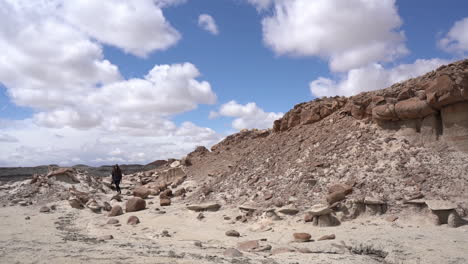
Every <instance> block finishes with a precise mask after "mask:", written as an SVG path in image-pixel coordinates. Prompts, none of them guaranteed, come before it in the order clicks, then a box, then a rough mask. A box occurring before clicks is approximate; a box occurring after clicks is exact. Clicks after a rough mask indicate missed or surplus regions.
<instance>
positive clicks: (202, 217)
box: [197, 213, 205, 220]
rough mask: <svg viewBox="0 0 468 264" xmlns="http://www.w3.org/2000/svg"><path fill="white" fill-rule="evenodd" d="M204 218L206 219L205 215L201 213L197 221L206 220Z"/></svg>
mask: <svg viewBox="0 0 468 264" xmlns="http://www.w3.org/2000/svg"><path fill="white" fill-rule="evenodd" d="M204 218H205V215H204V214H203V213H199V214H198V215H197V219H198V220H202V219H204Z"/></svg>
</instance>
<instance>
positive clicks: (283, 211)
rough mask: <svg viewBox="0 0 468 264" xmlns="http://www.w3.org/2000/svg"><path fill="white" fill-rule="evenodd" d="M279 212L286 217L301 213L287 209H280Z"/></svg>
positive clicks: (290, 208) (293, 209)
mask: <svg viewBox="0 0 468 264" xmlns="http://www.w3.org/2000/svg"><path fill="white" fill-rule="evenodd" d="M278 212H280V213H282V214H285V215H296V214H297V213H299V210H298V209H297V208H293V207H287V208H281V209H279V210H278Z"/></svg>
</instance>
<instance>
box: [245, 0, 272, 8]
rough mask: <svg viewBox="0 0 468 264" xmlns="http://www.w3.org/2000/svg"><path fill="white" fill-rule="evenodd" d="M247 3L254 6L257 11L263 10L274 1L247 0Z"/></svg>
mask: <svg viewBox="0 0 468 264" xmlns="http://www.w3.org/2000/svg"><path fill="white" fill-rule="evenodd" d="M247 2H249V3H250V4H252V5H254V6H255V7H256V8H257V9H258V10H265V9H267V8H268V7H270V6H271V5H272V4H273V2H274V0H247Z"/></svg>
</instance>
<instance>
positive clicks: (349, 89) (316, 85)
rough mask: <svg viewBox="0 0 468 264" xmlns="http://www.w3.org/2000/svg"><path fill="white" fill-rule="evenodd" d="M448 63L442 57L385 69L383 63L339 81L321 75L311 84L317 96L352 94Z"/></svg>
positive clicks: (390, 83) (357, 71)
mask: <svg viewBox="0 0 468 264" xmlns="http://www.w3.org/2000/svg"><path fill="white" fill-rule="evenodd" d="M446 63H448V61H446V60H442V59H430V60H423V59H420V60H416V61H415V62H414V63H412V64H401V65H398V66H396V67H394V68H390V69H385V68H384V67H383V66H382V65H381V64H377V63H376V64H371V65H369V66H366V67H362V68H357V69H352V70H350V71H349V72H348V73H347V74H345V75H344V76H342V77H341V78H339V80H338V81H336V80H332V79H329V78H324V77H320V78H318V79H316V80H314V81H312V82H311V83H310V85H309V87H310V91H311V93H312V95H313V96H315V97H322V96H335V95H344V96H351V95H355V94H358V93H360V92H364V91H372V90H378V89H382V88H386V87H389V86H391V85H392V84H394V83H397V82H401V81H404V80H407V79H409V78H413V77H417V76H419V75H421V74H424V73H427V72H429V71H432V70H434V69H436V68H437V67H439V66H441V65H443V64H446Z"/></svg>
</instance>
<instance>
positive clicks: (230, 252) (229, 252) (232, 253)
mask: <svg viewBox="0 0 468 264" xmlns="http://www.w3.org/2000/svg"><path fill="white" fill-rule="evenodd" d="M223 255H224V256H225V257H230V258H237V257H242V255H243V254H242V252H240V251H239V250H237V249H235V248H227V249H226V250H224V252H223Z"/></svg>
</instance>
